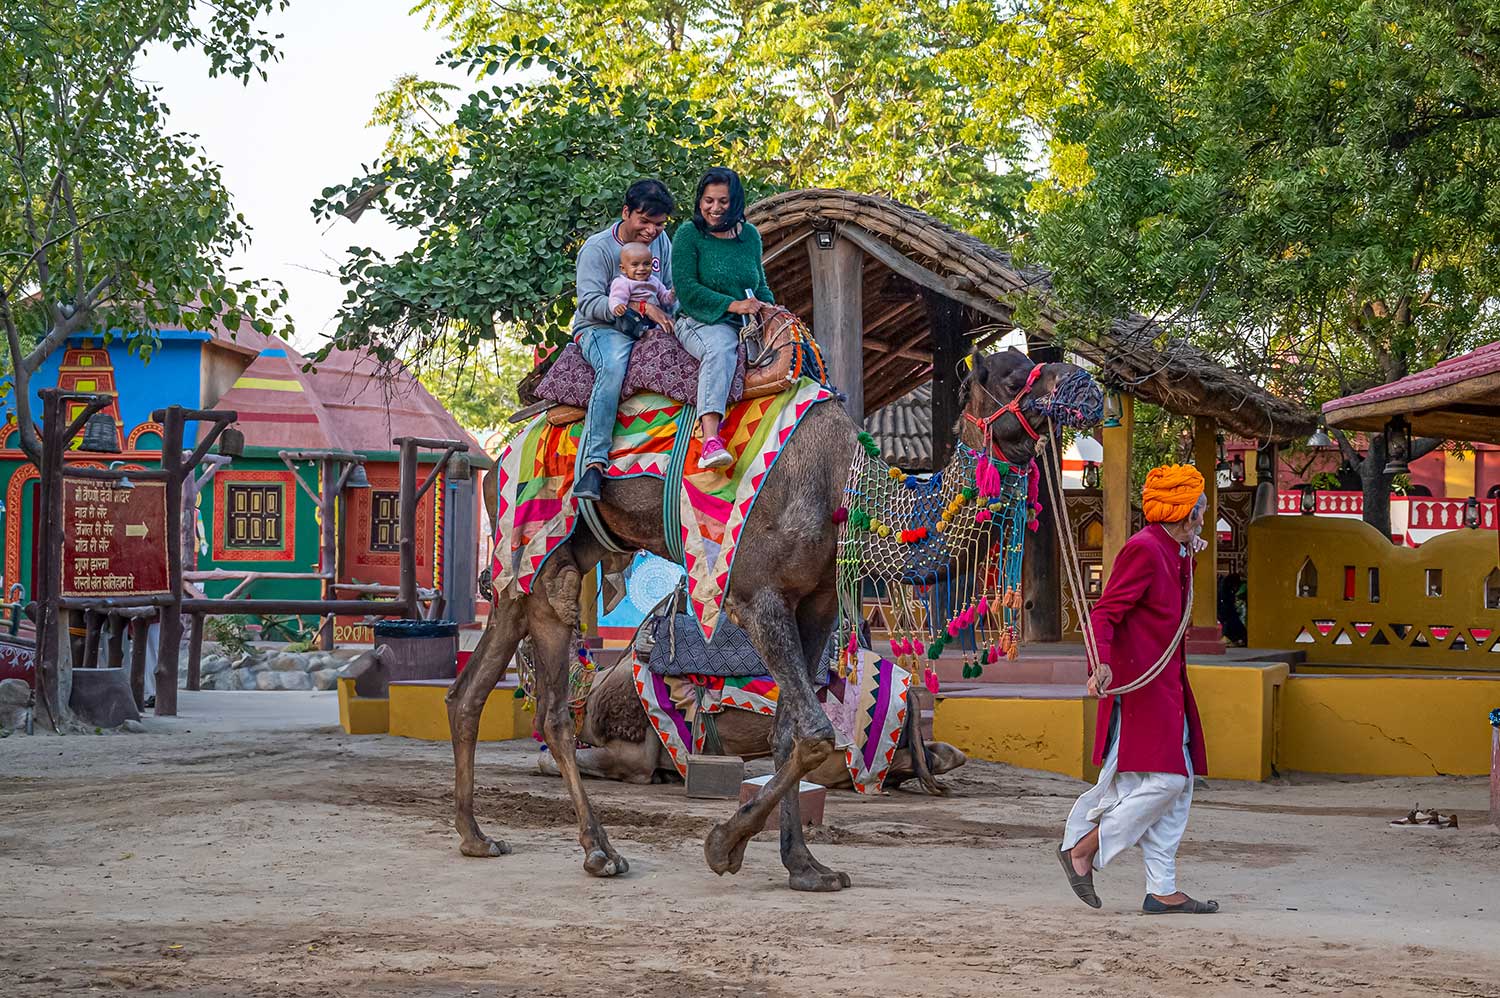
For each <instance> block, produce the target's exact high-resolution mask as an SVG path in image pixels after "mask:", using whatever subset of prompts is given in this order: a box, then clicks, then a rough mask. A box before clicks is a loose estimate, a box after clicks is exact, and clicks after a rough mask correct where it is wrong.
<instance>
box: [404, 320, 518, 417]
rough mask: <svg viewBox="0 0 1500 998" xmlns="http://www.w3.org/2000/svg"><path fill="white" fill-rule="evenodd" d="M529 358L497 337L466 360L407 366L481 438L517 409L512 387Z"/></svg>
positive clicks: (412, 361) (418, 360)
mask: <svg viewBox="0 0 1500 998" xmlns="http://www.w3.org/2000/svg"><path fill="white" fill-rule="evenodd" d="M533 357H534V351H533V350H532V349H531V348H529V347H526V346H524V345H522V344H521V343H520V342H519V341H517V340H516V338H515V337H514V336H511V335H508V334H506V333H503V332H502V333H501V335H499V336H497V337H496V338H495V339H494V340H492V341H489V342H487V343H483V344H480V346H479V347H478V348H477V349H476V350H475V351H474V352H473V353H471V354H468V355H467V356H461V357H455V356H447V355H440V356H439V357H437V358H432V357H409V358H407V361H406V364H407V367H409V368H410V369H412V370H413V371H414V372H415V373H416V376H417V378H418V379H419V380H420V381H421V382H422V384H423V385H424V386H425V387H426V388H427V390H428V391H430V392H432V394H433V397H435V398H436V399H437V400H438V401H439V402H441V403H443V406H444V407H445V408H447V410H448V411H449V412H450V413H452V414H453V418H454V419H456V420H458V422H459V424H460V425H462V426H463V427H464V429H466V430H470V431H472V432H473V433H475V434H480V433H482V432H484V431H486V430H495V429H499V428H501V427H503V426H505V425H506V420H507V419H508V418H509V417H510V414H511V413H513V412H515V411H516V410H517V409H519V408H520V407H521V402H520V400H519V397H518V395H517V392H516V387H517V386H518V385H519V384H520V381H521V379H522V378H524V377H525V376H526V374H527V373H528V372H530V370H531V368H532V366H533Z"/></svg>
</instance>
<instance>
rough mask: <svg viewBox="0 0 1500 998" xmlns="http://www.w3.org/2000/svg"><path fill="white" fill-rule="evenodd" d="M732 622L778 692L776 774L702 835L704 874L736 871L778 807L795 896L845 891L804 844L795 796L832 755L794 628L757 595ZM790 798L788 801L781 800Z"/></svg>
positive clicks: (771, 598)
mask: <svg viewBox="0 0 1500 998" xmlns="http://www.w3.org/2000/svg"><path fill="white" fill-rule="evenodd" d="M736 623H738V624H739V625H740V626H741V627H742V628H744V630H745V632H746V634H748V635H749V637H750V642H751V644H753V645H754V646H755V650H756V651H757V652H758V653H759V654H760V657H761V660H762V661H763V662H765V663H766V665H767V666H768V667H769V668H770V670H771V674H772V676H774V677H775V679H776V682H777V684H778V686H779V687H780V692H779V694H778V697H777V707H776V722H777V723H776V738H775V741H776V745H775V756H776V763H777V765H776V775H775V776H773V777H771V780H770V782H769V783H767V784H766V785H765V786H764V787H763V788H762V789H761V792H760V793H759V794H758V795H757V796H756V798H755V799H754V800H752V801H750V802H749V803H748V804H745V805H744V806H742V807H741V808H740V809H739V810H738V811H736V812H735V813H734V816H733V817H731V818H730V819H729V820H728V821H725V822H723V823H722V824H719V825H715V826H714V827H713V829H712V830H711V831H710V832H709V833H708V839H707V840H706V841H705V842H704V843H703V853H704V856H705V858H706V859H707V860H708V866H709V869H711V870H713V871H714V872H715V873H718V874H724V873H737V872H739V869H740V865H741V864H742V863H743V862H744V858H745V845H746V843H748V842H749V841H750V838H751V836H753V835H754V834H755V833H756V832H758V831H760V830H761V829H762V828H764V827H765V825H766V819H767V818H768V817H770V814H771V808H773V807H776V806H778V805H780V806H781V808H782V812H781V821H782V831H781V835H782V854H783V860H784V862H785V863H786V865H787V869H788V871H789V873H790V883H791V886H792V887H793V889H796V890H822V891H828V890H838V889H839V888H840V887H846V886H848V878H847V877H845V876H843V875H842V874H838V873H834V872H833V871H831V870H827V869H826V868H825V867H821V866H819V865H818V864H817V863H816V861H814V860H813V859H812V854H811V853H810V852H808V850H807V844H806V843H805V842H803V841H802V819H801V809H800V802H799V800H798V799H797V791H798V788H799V785H800V784H801V782H802V778H803V777H804V776H806V775H807V774H808V773H809V772H811V771H812V770H813V769H815V768H817V767H818V766H819V765H821V764H822V763H823V761H824V760H825V759H827V758H828V756H829V755H830V753H832V752H833V725H831V724H830V723H829V722H828V717H827V715H825V714H824V713H823V709H822V708H821V707H820V706H818V701H817V697H816V695H815V694H814V692H813V688H812V682H811V681H810V680H809V679H808V669H807V665H806V659H805V658H804V656H803V651H802V641H801V639H800V637H799V634H798V630H797V626H796V621H795V619H794V618H793V616H792V613H791V610H790V609H789V608H788V607H787V605H786V603H785V602H784V601H783V600H782V598H781V597H780V596H779V595H778V594H776V593H772V592H770V591H768V590H762V591H760V592H759V593H757V594H756V596H755V598H754V599H753V600H751V601H750V603H749V605H748V606H746V607H744V609H743V611H742V612H741V613H740V614H738V619H737V620H736ZM788 797H790V800H786V798H788Z"/></svg>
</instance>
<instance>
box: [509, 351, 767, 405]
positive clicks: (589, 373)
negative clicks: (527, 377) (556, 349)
mask: <svg viewBox="0 0 1500 998" xmlns="http://www.w3.org/2000/svg"><path fill="white" fill-rule="evenodd" d="M593 388H594V369H593V368H592V367H590V366H589V362H588V361H587V360H585V359H584V357H583V351H582V350H581V349H580V348H579V346H578V344H577V343H569V344H568V345H567V346H565V347H563V348H562V351H561V352H560V353H559V354H558V357H557V360H555V361H554V362H553V363H552V367H551V369H549V370H548V371H547V374H546V376H545V377H543V378H542V380H541V382H540V383H539V384H538V385H537V386H536V396H537V398H539V399H547V400H548V401H551V402H557V403H559V404H561V405H573V406H578V407H579V408H586V407H587V406H588V402H589V393H590V392H591V391H593ZM639 392H657V393H659V394H662V395H665V396H666V397H667V398H669V399H676V400H677V401H679V402H694V401H696V400H697V398H698V361H697V358H695V357H694V356H693V355H692V354H690V353H688V352H687V351H686V350H684V349H683V347H682V344H681V343H678V342H677V337H675V336H670V335H661V334H657V335H653V336H647V337H645V338H643V339H642V340H640V341H639V342H638V343H636V345H635V348H634V349H633V350H631V351H630V366H629V367H627V368H626V369H625V386H624V388H623V389H622V390H621V393H620V395H621V398H629V397H630V396H632V395H635V394H637V393H639ZM744 393H745V348H744V345H743V344H741V346H740V351H739V363H738V364H737V365H736V366H735V372H734V381H733V383H731V384H730V386H729V401H731V402H738V401H739V399H740V397H741V396H742V395H743V394H744Z"/></svg>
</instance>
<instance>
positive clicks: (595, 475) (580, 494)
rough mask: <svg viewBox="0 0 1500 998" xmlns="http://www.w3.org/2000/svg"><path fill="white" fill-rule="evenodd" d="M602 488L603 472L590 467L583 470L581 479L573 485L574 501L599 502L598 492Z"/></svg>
mask: <svg viewBox="0 0 1500 998" xmlns="http://www.w3.org/2000/svg"><path fill="white" fill-rule="evenodd" d="M602 488H604V472H602V471H600V470H599V469H598V468H595V467H593V466H592V465H590V466H589V467H588V468H585V469H584V472H583V475H582V477H580V478H579V479H578V481H576V482H574V483H573V498H574V499H592V500H593V501H594V502H598V501H599V490H600V489H602Z"/></svg>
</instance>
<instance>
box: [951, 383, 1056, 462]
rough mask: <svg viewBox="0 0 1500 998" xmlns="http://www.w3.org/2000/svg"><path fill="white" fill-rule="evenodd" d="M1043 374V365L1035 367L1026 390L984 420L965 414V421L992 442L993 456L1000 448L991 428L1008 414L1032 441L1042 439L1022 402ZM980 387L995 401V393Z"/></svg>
mask: <svg viewBox="0 0 1500 998" xmlns="http://www.w3.org/2000/svg"><path fill="white" fill-rule="evenodd" d="M1041 373H1042V365H1041V364H1036V365H1034V366H1033V367H1032V368H1031V373H1030V374H1028V375H1027V376H1026V386H1025V387H1024V388H1022V389H1021V390H1020V391H1019V392H1016V397H1015V398H1013V399H1011V400H1010V401H1009V402H1007V403H1005V404H1004V405H1002V406H1001V407H1000V408H998V409H996V410H995V411H994V412H992V413H990V414H989V415H988V416H986V417H984V418H983V419H980V418H979V417H978V416H976V415H974V414H973V413H972V412H967V411H966V412H965V413H964V419H966V420H968V421H969V422H971V423H973V424H974V425H975V426H977V427H979V429H980V431H981V432H982V433H983V434H984V436H985V439H987V440H989V442H990V446H989V449H990V452H991V453H992V454H994V453H999V447H998V446H997V445H996V444H995V438H994V436H993V435H991V433H990V427H991V426H992V425H994V422H995V420H997V419H999V418H1000V417H1001V416H1003V415H1005V414H1006V413H1007V412H1008V413H1010V414H1011V415H1013V416H1015V417H1016V422H1018V423H1020V424H1021V429H1023V430H1025V431H1026V432H1027V433H1028V434H1029V435H1030V436H1031V439H1033V440H1037V439H1040V438H1041V434H1040V433H1038V432H1037V431H1036V430H1035V429H1033V428H1032V426H1031V422H1030V420H1028V419H1027V418H1026V415H1025V414H1024V413H1022V412H1021V402H1022V400H1024V399H1025V398H1026V396H1027V395H1028V394H1030V393H1031V388H1032V386H1033V385H1035V384H1036V379H1037V376H1038V375H1040V374H1041ZM978 387H979V389H980V390H981V391H983V392H984V393H985V394H986V395H988V396H989V397H990V398H992V399H993V398H994V397H995V395H994V393H993V392H991V391H990V390H989V389H988V388H985V387H984V385H979V386H978ZM1000 456H1001V457H1004V455H1003V454H1002V455H1000Z"/></svg>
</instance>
